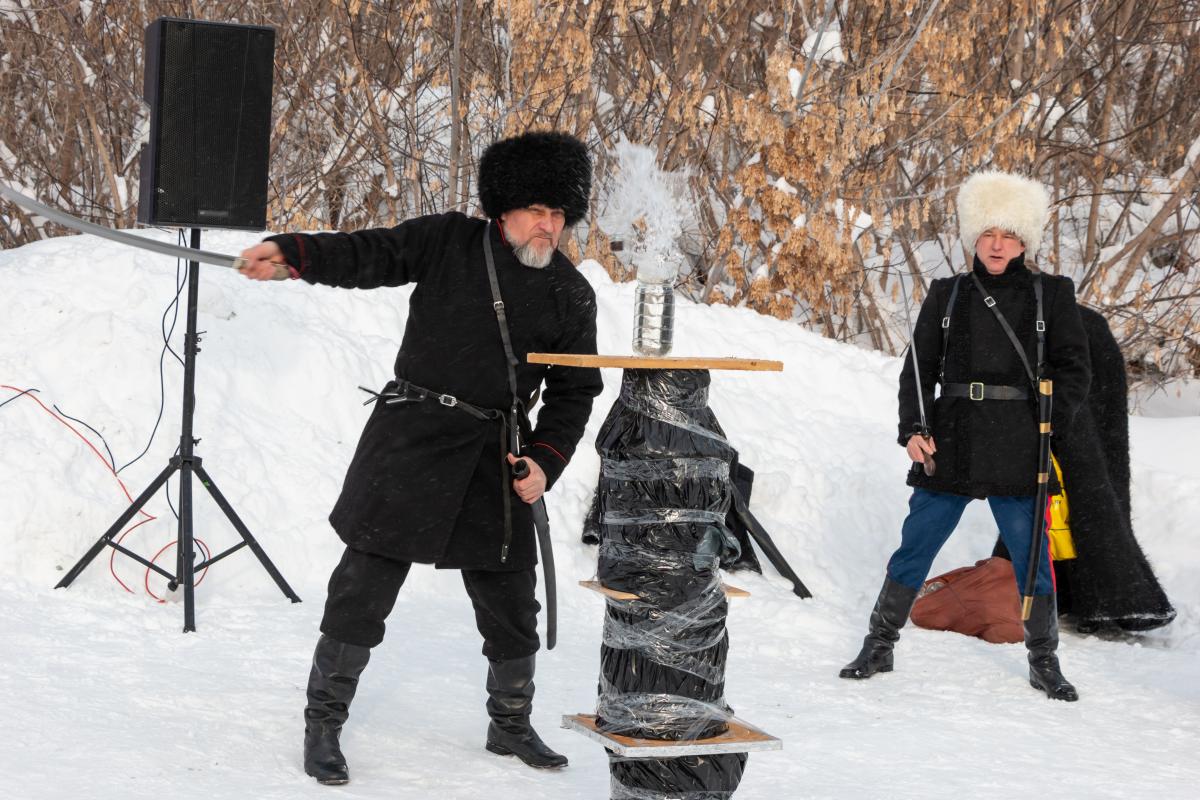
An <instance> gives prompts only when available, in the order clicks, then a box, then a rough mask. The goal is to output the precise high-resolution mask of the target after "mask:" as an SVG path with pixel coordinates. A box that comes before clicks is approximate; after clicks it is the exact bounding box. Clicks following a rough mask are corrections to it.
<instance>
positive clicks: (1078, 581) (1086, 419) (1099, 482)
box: [1054, 308, 1175, 630]
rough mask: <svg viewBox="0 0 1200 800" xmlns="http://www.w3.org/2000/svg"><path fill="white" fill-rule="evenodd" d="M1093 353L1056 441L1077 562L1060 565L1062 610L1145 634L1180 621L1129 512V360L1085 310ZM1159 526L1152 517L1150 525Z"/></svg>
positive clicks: (1105, 325)
mask: <svg viewBox="0 0 1200 800" xmlns="http://www.w3.org/2000/svg"><path fill="white" fill-rule="evenodd" d="M1080 312H1081V316H1082V319H1083V325H1084V329H1085V330H1086V331H1087V334H1088V344H1089V347H1090V349H1091V356H1092V361H1091V364H1092V375H1093V376H1094V379H1093V381H1092V390H1091V392H1089V393H1088V397H1087V402H1086V403H1085V404H1084V406H1083V408H1081V409H1080V410H1079V414H1077V415H1076V418H1075V421H1074V422H1073V423H1072V425H1071V427H1070V428H1069V429H1068V430H1067V432H1066V434H1065V435H1064V436H1062V437H1055V443H1054V455H1055V456H1056V457H1057V458H1058V463H1059V465H1060V466H1061V467H1062V471H1063V482H1064V483H1065V484H1066V490H1067V506H1068V510H1069V514H1070V519H1069V520H1068V524H1069V525H1070V528H1071V537H1072V539H1073V540H1074V542H1075V551H1076V557H1075V558H1073V559H1070V560H1067V561H1059V562H1055V565H1054V566H1055V567H1056V572H1057V575H1058V577H1059V581H1058V592H1059V603H1058V610H1059V613H1068V614H1073V615H1074V616H1075V619H1076V621H1077V622H1079V623H1082V624H1084V625H1099V624H1108V623H1113V624H1116V625H1119V626H1120V627H1122V628H1125V629H1127V630H1147V629H1149V628H1156V627H1158V626H1160V625H1165V624H1167V623H1168V622H1170V621H1171V620H1172V619H1174V618H1175V609H1174V608H1173V607H1172V606H1171V602H1170V600H1168V599H1167V595H1166V593H1165V592H1164V591H1163V588H1162V586H1161V585H1160V584H1159V582H1158V578H1156V577H1155V575H1154V570H1153V569H1152V568H1151V566H1150V562H1149V561H1148V560H1147V559H1146V554H1145V553H1144V552H1142V548H1141V546H1140V545H1139V544H1138V541H1137V538H1136V537H1135V536H1134V532H1133V521H1132V519H1131V517H1130V513H1129V512H1130V509H1129V411H1128V407H1127V402H1128V400H1127V398H1128V390H1127V387H1126V381H1125V358H1124V356H1123V355H1122V354H1121V348H1120V346H1119V345H1118V344H1117V341H1116V339H1114V338H1113V335H1112V331H1111V330H1109V327H1108V323H1107V322H1105V320H1104V317H1102V316H1101V315H1100V314H1098V313H1096V312H1095V311H1092V310H1091V309H1086V308H1084V309H1080ZM1146 523H1147V524H1150V525H1152V524H1154V520H1153V518H1151V519H1148V520H1146Z"/></svg>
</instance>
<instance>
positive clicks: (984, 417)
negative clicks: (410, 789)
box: [899, 256, 1091, 498]
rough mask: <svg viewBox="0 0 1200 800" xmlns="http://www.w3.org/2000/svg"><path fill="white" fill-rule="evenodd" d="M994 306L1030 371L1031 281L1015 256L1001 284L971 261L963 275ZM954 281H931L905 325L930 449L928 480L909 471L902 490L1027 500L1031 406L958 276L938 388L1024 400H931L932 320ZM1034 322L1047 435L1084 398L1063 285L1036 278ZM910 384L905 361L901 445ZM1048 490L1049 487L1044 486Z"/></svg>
mask: <svg viewBox="0 0 1200 800" xmlns="http://www.w3.org/2000/svg"><path fill="white" fill-rule="evenodd" d="M972 269H973V270H974V272H975V274H976V275H978V276H979V278H980V280H981V281H982V283H983V285H984V288H985V289H986V290H987V291H988V293H990V294H991V295H992V297H993V298H995V300H996V306H997V308H999V309H1000V312H1001V313H1002V314H1004V318H1005V319H1006V320H1007V321H1008V323H1009V325H1010V326H1011V327H1012V329H1013V331H1014V333H1015V334H1016V335H1017V338H1018V339H1019V340H1020V341H1021V343H1022V344H1024V346H1025V353H1026V358H1028V359H1029V363H1030V364H1031V365H1033V366H1034V367H1035V368H1036V365H1037V333H1036V330H1035V322H1036V318H1037V301H1036V298H1035V295H1034V290H1033V273H1032V272H1030V270H1029V269H1028V268H1027V267H1026V266H1025V261H1024V257H1023V256H1018V257H1017V258H1014V259H1013V260H1012V261H1010V262H1009V264H1008V267H1007V269H1006V270H1005V271H1004V273H1003V274H1001V275H989V274H988V273H987V270H986V268H985V267H984V266H983V264H982V263H981V262H980V261H979V260H978V259H976V260H975V263H974V265H973V267H972ZM955 280H959V278H958V277H957V276H956V277H955V278H942V279H939V280H935V281H934V282H933V283H932V284H931V286H930V288H929V296H928V297H927V298H926V299H925V302H924V303H923V304H922V306H921V313H920V314H919V315H918V317H917V322H916V325H915V326H914V333H913V340H914V341H915V342H916V349H917V357H918V363H919V364H920V374H921V379H920V382H921V388H922V391H923V392H924V399H925V411H926V418H927V421H928V423H929V426H930V428H931V429H932V431H933V439H934V442H935V443H936V445H937V453H936V454H935V455H934V462H935V463H936V465H937V469H936V473H935V474H934V475H933V476H927V475H925V473H924V471H923V470H922V469H921V468H920V467H916V466H914V468H913V469H912V470H910V471H909V474H908V484H909V485H910V486H915V487H922V488H925V489H930V490H932V491H938V492H950V493H952V494H960V495H967V496H969V497H977V498H982V497H987V496H989V495H1001V496H1003V495H1009V496H1030V495H1034V494H1036V493H1037V450H1038V431H1037V406H1036V397H1035V393H1034V391H1033V389H1032V388H1031V387H1030V384H1029V379H1028V377H1027V376H1026V373H1025V368H1024V366H1023V365H1022V364H1021V360H1020V357H1019V356H1018V355H1017V351H1016V348H1015V347H1013V344H1012V342H1011V341H1010V340H1009V338H1008V336H1007V335H1006V334H1005V333H1004V329H1003V328H1002V327H1001V326H1000V323H999V322H998V321H997V320H996V318H995V315H994V314H993V313H992V311H991V309H989V308H988V307H987V306H986V305H984V302H983V296H982V295H981V294H980V293H979V291H978V290H977V289H976V288H975V283H974V281H973V280H971V277H970V276H969V275H964V276H962V277H961V282H960V283H959V290H958V297H957V299H956V301H955V308H954V311H953V313H952V314H951V315H950V318H951V322H950V328H949V334H950V335H949V341H948V346H947V349H946V359H945V382H946V383H971V382H973V381H978V382H981V383H984V384H990V385H999V386H1021V387H1026V388H1028V389H1029V399H1028V400H1027V401H1021V400H983V401H976V400H970V399H968V398H965V397H962V398H959V397H942V396H940V395H939V396H937V397H936V399H935V395H934V388H935V385H936V384H937V383H938V380H939V377H938V367H939V362H940V360H941V350H942V319H943V318H944V317H945V316H946V306H947V304H948V303H949V300H950V293H951V289H952V283H953V281H955ZM1042 288H1043V313H1044V315H1045V319H1046V370H1045V374H1044V376H1043V377H1046V378H1050V379H1051V380H1053V381H1054V395H1053V406H1052V408H1053V414H1052V418H1051V423H1052V427H1053V430H1054V432H1055V435H1061V434H1063V433H1065V432H1066V431H1067V429H1068V427H1069V426H1070V423H1071V420H1072V419H1073V418H1074V416H1075V412H1076V410H1077V409H1078V408H1079V407H1080V404H1081V403H1082V402H1083V400H1084V398H1085V397H1086V396H1087V392H1088V385H1089V383H1090V381H1091V369H1090V365H1089V358H1088V342H1087V336H1086V334H1085V333H1084V330H1083V325H1082V323H1081V322H1080V318H1079V307H1078V306H1077V305H1076V303H1075V286H1074V283H1073V282H1072V281H1071V279H1070V278H1067V277H1063V276H1058V275H1047V274H1045V273H1043V274H1042ZM916 392H917V390H916V380H915V378H914V375H913V365H912V357H911V355H910V354H908V353H906V354H905V358H904V367H903V370H902V371H901V374H900V393H899V400H900V426H899V429H900V437H899V441H900V443H901V444H905V443H907V441H908V438H909V437H910V436H911V435H912V434H913V432H914V431H915V430H916V429H917V428H918V427H919V420H920V414H919V412H918V405H917V393H916ZM1051 481H1052V486H1051V491H1055V492H1056V491H1057V481H1055V480H1054V478H1053V473H1052V477H1051Z"/></svg>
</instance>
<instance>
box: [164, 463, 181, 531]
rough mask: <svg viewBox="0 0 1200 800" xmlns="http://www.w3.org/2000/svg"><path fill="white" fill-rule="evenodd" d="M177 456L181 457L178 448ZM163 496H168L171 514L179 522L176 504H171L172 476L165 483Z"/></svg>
mask: <svg viewBox="0 0 1200 800" xmlns="http://www.w3.org/2000/svg"><path fill="white" fill-rule="evenodd" d="M177 455H179V448H178V447H176V448H175V456H177ZM175 456H171V457H172V458H174V457H175ZM163 494H164V495H166V498H167V505H168V506H170V508H171V513H172V514H174V515H175V521H176V522H178V521H179V512H178V511H176V510H175V504H174V503H172V502H171V476H170V475H168V476H167V479H166V480H165V481H163Z"/></svg>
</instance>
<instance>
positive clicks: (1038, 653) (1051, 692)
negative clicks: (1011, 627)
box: [1025, 594, 1079, 702]
mask: <svg viewBox="0 0 1200 800" xmlns="http://www.w3.org/2000/svg"><path fill="white" fill-rule="evenodd" d="M1025 648H1026V649H1027V650H1029V685H1030V686H1032V687H1033V688H1035V689H1040V690H1042V691H1043V692H1045V693H1046V697H1049V698H1050V699H1051V700H1066V701H1067V702H1073V701H1075V700H1078V699H1079V693H1078V692H1076V691H1075V687H1074V686H1072V685H1071V683H1070V681H1068V680H1067V679H1066V678H1064V677H1063V674H1062V670H1061V669H1060V668H1059V666H1058V656H1057V655H1055V653H1056V651H1057V650H1058V603H1057V602H1056V601H1055V596H1054V595H1052V594H1039V595H1034V597H1033V608H1032V610H1031V612H1030V614H1029V619H1027V620H1025Z"/></svg>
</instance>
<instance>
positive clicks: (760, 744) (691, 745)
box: [562, 714, 783, 758]
mask: <svg viewBox="0 0 1200 800" xmlns="http://www.w3.org/2000/svg"><path fill="white" fill-rule="evenodd" d="M562 726H563V727H564V728H566V729H567V730H572V731H576V732H578V733H582V734H583V735H584V736H586V737H588V738H589V739H591V740H592V741H595V742H599V743H600V744H602V745H604V746H605V747H606V748H608V749H609V750H612V751H613V752H614V753H616V754H617V755H621V756H624V757H625V758H677V757H679V756H695V755H712V754H716V753H748V752H750V751H752V750H782V749H783V742H782V741H781V740H780V739H777V738H776V737H774V736H771V735H770V734H767V733H763V732H762V731H760V730H759V729H758V728H755V727H753V726H751V725H747V724H746V723H744V722H738V721H737V720H731V721H730V723H729V730H727V731H725V733H723V734H721V735H720V736H714V737H712V738H711V739H692V740H691V741H670V740H666V741H664V740H661V739H634V738H632V737H629V736H619V735H617V734H615V733H605V732H604V731H602V730H600V729H599V728H597V727H596V716H595V715H594V714H567V715H565V716H563V718H562Z"/></svg>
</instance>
